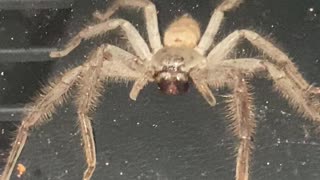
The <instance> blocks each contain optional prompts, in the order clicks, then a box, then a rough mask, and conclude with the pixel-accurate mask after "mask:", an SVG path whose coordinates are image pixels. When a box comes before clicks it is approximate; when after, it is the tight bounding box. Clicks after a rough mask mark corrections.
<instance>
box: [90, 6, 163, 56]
mask: <svg viewBox="0 0 320 180" xmlns="http://www.w3.org/2000/svg"><path fill="white" fill-rule="evenodd" d="M121 7H130V8H143V10H144V17H145V22H146V28H147V32H148V38H149V41H150V45H151V48H152V50H153V52H157V51H158V50H159V49H161V48H162V43H161V40H160V33H159V27H158V17H157V10H156V7H155V5H154V4H153V3H152V2H150V1H149V0H134V1H133V0H116V1H115V2H114V3H113V4H112V5H111V6H110V7H109V8H108V9H107V10H106V12H105V13H100V12H99V11H96V12H95V13H94V17H96V18H97V19H99V20H101V21H105V20H107V19H109V18H110V17H111V16H112V15H113V14H114V13H115V12H116V11H117V10H118V9H119V8H121Z"/></svg>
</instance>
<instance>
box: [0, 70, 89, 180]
mask: <svg viewBox="0 0 320 180" xmlns="http://www.w3.org/2000/svg"><path fill="white" fill-rule="evenodd" d="M81 71H83V67H82V66H79V67H76V68H74V69H72V70H70V71H67V72H66V73H65V74H64V75H63V76H62V77H61V78H58V79H57V80H55V81H54V82H53V83H50V85H49V86H47V87H46V88H44V89H43V90H42V93H41V94H40V95H39V96H38V97H37V98H36V99H35V102H34V104H33V105H32V108H31V109H32V111H30V112H28V113H27V114H26V116H25V117H24V118H23V120H22V122H21V125H20V127H19V128H18V130H17V136H16V139H15V141H14V142H13V144H12V149H11V151H10V154H9V157H8V160H7V163H6V165H5V168H4V171H3V173H2V175H1V178H0V179H1V180H9V179H10V176H11V174H12V171H13V168H14V167H15V165H16V162H17V160H18V158H19V156H20V154H21V152H22V149H23V147H24V145H25V143H26V140H27V137H28V132H29V131H30V129H31V128H33V127H35V126H36V125H41V124H42V123H43V122H44V121H46V120H48V119H49V118H50V117H51V115H52V114H53V113H54V111H55V108H56V106H58V105H60V104H62V102H63V101H64V98H65V96H66V94H67V92H68V90H69V89H70V88H71V87H72V86H73V85H74V83H75V81H76V80H77V78H78V76H79V74H80V73H81Z"/></svg>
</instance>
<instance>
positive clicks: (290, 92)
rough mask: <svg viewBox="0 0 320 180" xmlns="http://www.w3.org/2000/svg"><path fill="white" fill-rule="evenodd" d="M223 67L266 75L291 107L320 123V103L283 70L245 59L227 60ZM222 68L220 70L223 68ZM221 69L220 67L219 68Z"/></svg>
mask: <svg viewBox="0 0 320 180" xmlns="http://www.w3.org/2000/svg"><path fill="white" fill-rule="evenodd" d="M219 65H220V66H221V67H227V68H229V69H236V70H238V71H241V72H242V73H243V74H248V75H249V77H252V74H261V73H262V74H266V77H268V78H269V79H271V80H272V81H273V82H274V88H275V89H276V90H277V91H278V92H279V93H280V94H281V95H282V96H283V97H284V98H285V99H287V100H288V101H289V105H291V107H293V108H294V109H296V110H297V111H298V113H300V114H301V115H303V116H304V117H306V118H308V119H311V120H314V121H315V122H317V123H320V101H319V99H317V98H316V97H313V96H310V95H309V94H306V93H305V90H303V89H301V88H300V87H299V86H298V85H297V84H296V83H295V82H294V81H293V80H292V79H291V78H290V77H289V76H288V75H287V74H286V73H285V71H283V70H282V69H280V68H279V67H277V66H275V65H274V64H272V63H270V62H266V60H259V59H253V58H243V59H235V60H226V61H223V62H221V64H219ZM221 67H220V68H221ZM218 68H219V67H218Z"/></svg>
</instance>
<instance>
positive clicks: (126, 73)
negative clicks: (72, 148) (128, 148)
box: [1, 0, 320, 180]
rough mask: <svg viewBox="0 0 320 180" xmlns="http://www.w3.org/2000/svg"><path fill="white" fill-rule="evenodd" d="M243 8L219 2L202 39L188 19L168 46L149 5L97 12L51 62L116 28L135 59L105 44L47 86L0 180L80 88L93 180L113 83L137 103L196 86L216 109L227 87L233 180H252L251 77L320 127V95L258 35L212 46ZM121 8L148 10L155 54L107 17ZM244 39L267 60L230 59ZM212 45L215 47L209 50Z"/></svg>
mask: <svg viewBox="0 0 320 180" xmlns="http://www.w3.org/2000/svg"><path fill="white" fill-rule="evenodd" d="M241 2H242V1H241V0H224V1H222V3H221V4H220V5H219V6H218V7H217V8H216V9H215V10H214V12H213V15H212V17H211V19H210V21H209V24H208V26H207V28H206V30H205V32H204V34H203V35H202V36H201V37H200V28H199V25H198V23H197V22H196V21H195V20H194V19H192V17H190V16H188V15H184V16H182V17H181V18H178V19H177V20H176V21H174V22H173V23H172V24H171V25H169V26H168V28H167V30H166V32H165V34H164V39H163V42H164V47H163V45H162V43H161V40H160V34H159V30H158V21H157V11H156V8H155V6H154V4H153V3H151V2H150V1H148V0H135V1H132V0H116V1H115V3H114V4H113V5H112V6H110V7H109V8H108V9H107V11H106V12H105V13H103V14H101V13H99V12H96V13H95V14H94V16H95V17H96V18H98V19H100V20H101V23H99V24H96V25H93V26H90V27H87V28H85V29H83V30H82V31H80V32H79V33H78V34H77V35H76V36H74V37H73V38H72V39H71V40H70V41H69V43H67V45H66V46H65V48H64V49H63V50H61V51H57V52H52V53H51V57H63V56H66V55H67V54H68V53H69V52H71V51H72V50H73V49H74V48H76V47H77V46H78V45H79V44H80V42H81V41H82V40H87V39H90V38H93V37H95V36H97V35H99V34H102V33H105V32H107V31H110V30H114V29H115V28H118V27H120V28H121V29H122V30H123V31H124V32H125V34H126V36H127V39H128V42H129V43H130V44H131V45H132V48H133V50H134V54H132V53H129V52H127V51H125V50H123V49H120V48H118V47H116V46H113V45H110V44H103V45H101V46H100V47H98V48H97V49H95V50H93V51H92V53H91V55H90V56H89V58H88V60H87V61H86V62H85V63H84V64H83V65H80V66H78V67H75V68H73V69H71V70H68V71H67V72H66V73H65V74H64V75H63V76H62V77H60V78H57V80H56V81H55V82H53V83H52V84H51V86H50V87H47V88H45V89H44V90H43V94H41V95H40V96H39V97H38V98H37V99H36V100H35V102H34V104H33V105H32V108H33V111H31V112H30V113H28V114H27V115H26V116H25V117H24V119H23V121H22V124H21V126H20V127H19V129H18V134H17V137H16V140H15V141H14V143H13V148H12V151H11V153H10V155H9V158H8V162H7V164H6V167H5V170H4V172H3V174H2V176H1V180H9V178H10V175H11V173H12V170H13V169H14V167H15V164H16V162H17V159H18V157H19V155H20V153H21V151H22V149H23V146H24V144H25V143H26V139H27V133H28V131H29V129H30V128H32V127H33V126H35V125H37V124H40V123H41V122H42V121H44V120H46V119H48V118H49V117H50V116H51V114H52V113H53V112H54V110H55V106H56V105H58V104H60V103H61V102H62V100H63V97H64V96H65V95H66V93H67V92H68V90H69V89H70V87H72V86H73V85H74V84H75V82H77V85H78V88H79V90H78V96H77V97H76V98H77V99H76V102H77V103H76V104H77V114H78V119H79V126H80V128H81V133H82V140H83V144H84V150H85V156H86V161H87V165H88V167H87V169H86V171H85V172H84V176H83V179H84V180H89V179H90V178H91V176H92V174H93V172H94V169H95V166H96V154H95V153H96V152H95V144H94V137H93V130H92V126H91V121H90V118H89V115H88V113H89V112H90V111H91V109H92V107H95V106H96V104H97V99H98V97H99V95H100V92H101V90H102V82H103V81H107V80H110V79H111V80H114V81H117V80H124V81H128V80H131V81H134V85H133V88H132V90H131V92H130V98H131V99H133V100H136V98H137V96H138V94H139V92H140V90H141V89H142V88H143V87H144V86H145V85H146V84H147V83H148V82H156V83H158V85H159V88H160V89H161V90H162V91H163V92H165V93H166V94H170V95H177V94H181V93H183V92H186V91H187V89H188V86H189V84H190V83H192V84H193V85H195V87H196V88H197V89H198V91H199V92H200V93H201V95H202V96H203V97H204V98H205V99H206V101H207V102H208V103H209V104H210V105H211V106H214V105H215V104H216V100H215V97H214V95H213V93H212V92H211V89H212V88H223V87H228V88H229V89H230V90H231V92H232V94H231V95H230V99H229V101H228V104H229V108H228V113H229V116H230V117H231V118H230V119H231V124H232V128H233V134H234V136H235V137H237V138H238V139H239V145H238V146H237V162H236V175H235V179H236V180H248V179H249V167H250V154H251V151H252V149H253V142H252V138H253V136H254V132H255V126H256V122H255V118H254V113H253V110H254V106H253V104H252V96H251V93H250V88H249V87H248V85H247V79H250V78H253V75H254V74H263V75H266V78H269V79H271V80H273V82H274V87H275V88H276V89H277V90H278V91H279V92H280V93H281V94H282V95H283V96H284V97H285V98H286V99H287V100H288V101H289V102H290V104H291V105H292V106H293V107H294V108H296V109H297V111H298V112H299V113H301V114H302V115H303V116H304V117H306V118H308V119H311V120H314V121H316V122H319V121H320V114H319V111H320V107H319V106H320V105H319V102H317V99H316V98H314V97H315V96H317V95H319V94H320V90H319V88H315V87H312V86H311V85H310V84H309V83H307V82H306V81H305V80H304V79H303V77H302V76H301V74H300V73H299V72H298V70H297V68H296V67H295V66H294V64H293V63H292V62H291V60H290V59H289V58H288V56H287V55H286V54H284V53H283V52H282V51H280V50H279V49H278V48H277V47H275V46H274V45H273V44H272V43H270V42H269V41H267V40H266V39H264V38H263V37H261V36H260V35H258V34H257V33H255V32H252V31H249V30H237V31H234V32H233V33H231V34H230V35H228V36H227V37H226V38H225V39H223V40H222V41H221V42H219V43H215V42H214V38H215V35H216V33H217V32H218V30H219V27H220V24H221V22H222V20H223V17H224V12H226V11H229V10H232V9H234V8H236V7H238V6H239V5H240V4H241ZM120 7H131V8H142V9H143V11H144V13H145V19H146V29H147V32H148V38H149V43H150V48H149V46H148V44H147V43H146V42H145V40H143V38H142V37H141V36H140V34H139V32H138V31H137V30H136V29H135V27H134V26H133V25H132V24H131V23H129V22H128V21H126V20H124V19H110V16H111V15H112V14H113V13H114V12H115V11H117V10H118V9H119V8H120ZM241 39H247V40H248V41H249V42H250V43H252V44H253V45H254V46H256V47H257V48H258V49H260V50H261V51H263V52H264V54H265V55H267V56H268V58H266V59H254V58H241V59H228V55H229V54H230V52H232V51H233V48H234V47H235V46H236V45H237V44H238V42H239V41H240V40H241ZM211 47H213V48H212V49H210V48H211ZM106 178H107V177H106Z"/></svg>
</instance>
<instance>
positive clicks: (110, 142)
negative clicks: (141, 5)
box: [0, 0, 320, 180]
mask: <svg viewBox="0 0 320 180" xmlns="http://www.w3.org/2000/svg"><path fill="white" fill-rule="evenodd" d="M219 2H220V1H215V0H210V1H203V0H201V1H200V0H188V1H187V0H158V1H155V4H156V6H157V9H158V10H159V23H160V30H161V33H162V34H163V31H164V30H165V27H166V26H167V25H168V24H169V23H170V22H171V21H172V20H173V19H175V18H176V17H178V16H180V15H182V14H184V13H189V14H191V15H192V16H193V17H194V18H195V19H196V20H198V21H199V22H200V23H201V27H202V30H204V28H205V27H206V24H207V22H208V20H209V18H210V13H211V12H212V10H213V9H214V8H215V7H216V5H217V3H219ZM108 3H110V2H109V1H107V2H105V1H103V0H101V1H98V0H93V1H90V2H89V1H85V0H79V1H76V2H75V3H73V4H71V5H70V8H66V9H60V10H58V9H55V8H53V9H44V10H34V9H33V10H32V9H29V10H19V11H17V10H1V11H0V40H1V41H0V49H1V50H0V53H2V54H3V55H1V56H0V102H1V108H0V110H1V111H0V113H1V120H0V171H2V168H3V166H4V163H5V159H6V157H7V155H8V152H9V151H10V145H9V144H10V141H11V140H12V138H13V137H14V132H15V131H14V130H15V128H16V126H17V125H19V121H20V119H21V113H19V111H21V110H22V109H21V108H20V107H23V105H24V104H25V103H27V102H30V99H31V98H32V97H33V96H34V95H35V94H37V92H38V91H39V89H40V87H41V86H42V84H45V83H46V82H47V79H48V78H49V77H51V76H52V75H54V74H58V73H59V72H61V71H62V69H65V68H67V67H70V66H71V67H73V66H75V65H77V64H79V63H81V62H83V60H84V59H85V58H84V56H85V55H86V54H87V53H88V52H89V51H90V49H92V48H94V47H96V46H97V45H99V44H100V43H101V42H109V43H113V44H122V40H121V39H120V40H119V39H118V37H119V36H117V32H115V33H110V34H109V35H108V36H102V37H104V38H98V39H95V40H92V41H88V42H86V43H83V44H82V45H81V46H80V47H79V48H78V49H76V50H75V51H74V52H72V53H71V54H70V55H69V56H67V57H65V58H62V59H61V60H58V61H55V62H52V61H49V60H50V58H49V57H47V52H48V51H49V50H51V49H52V48H55V47H61V46H63V44H64V43H65V42H66V41H67V40H68V39H70V38H71V37H72V36H73V35H74V34H75V33H77V32H78V31H80V29H81V28H82V27H84V26H85V25H87V24H93V23H94V21H93V20H92V18H91V14H92V12H94V10H96V9H101V10H102V9H104V8H105V7H106V6H107V5H108ZM118 15H119V16H121V17H124V18H126V19H128V20H130V21H131V22H133V24H134V25H136V26H137V27H138V29H139V30H140V31H142V34H144V35H146V33H145V31H144V26H143V18H142V16H141V14H140V13H137V11H135V10H133V11H132V10H131V11H125V12H124V11H122V12H120V13H118ZM241 28H248V29H252V30H255V31H256V32H258V33H260V34H262V35H264V36H266V37H269V38H270V39H272V41H273V42H275V43H276V44H277V45H278V46H279V47H281V49H283V50H284V51H285V52H288V54H289V55H290V57H292V58H293V61H294V62H295V63H296V64H297V66H298V67H299V69H300V72H301V73H302V74H303V75H304V77H305V78H306V79H307V80H308V81H309V82H311V83H314V84H315V85H319V84H320V62H319V61H320V51H319V49H320V2H319V1H318V0H304V1H301V0H247V1H246V2H245V3H244V4H242V5H241V6H240V8H238V9H237V10H235V11H233V12H231V13H227V14H226V19H225V22H224V24H223V26H222V28H221V31H220V33H219V36H218V39H222V38H223V37H225V36H226V35H228V34H229V33H231V32H232V31H234V30H235V29H241ZM19 48H22V49H24V48H32V49H36V50H37V48H40V51H41V53H38V54H37V53H36V55H34V54H32V53H31V55H30V53H28V52H27V53H26V54H23V53H22V54H21V53H20V54H19V53H17V55H15V54H10V53H7V50H8V49H13V50H14V49H19ZM29 50H30V49H29ZM36 52H38V51H36ZM8 54H9V55H8ZM235 55H237V56H238V57H244V56H245V57H248V56H259V54H258V51H257V50H256V49H255V48H253V47H252V46H250V45H248V43H246V42H244V43H242V44H241V45H240V46H239V47H238V51H236V52H235ZM18 61H21V62H18ZM22 61H23V62H22ZM25 61H34V62H25ZM251 83H252V84H253V87H254V88H253V91H254V95H255V105H256V116H257V117H256V119H257V121H258V127H257V134H256V136H255V138H254V142H255V151H254V154H253V159H252V168H251V176H252V178H251V179H254V180H270V179H273V180H289V179H290V180H301V179H304V180H315V179H319V178H320V171H319V169H320V168H319V167H320V140H319V137H318V136H317V135H316V133H315V131H314V129H315V127H316V126H315V125H313V124H312V123H310V121H306V120H305V119H304V118H301V117H300V116H299V115H298V114H297V113H296V112H295V111H294V110H292V109H291V108H290V107H288V104H287V102H286V101H285V100H283V99H282V98H279V96H278V95H277V93H275V92H273V90H272V82H271V81H267V80H263V79H255V80H253V81H251ZM131 85H132V84H131V83H129V84H128V85H127V84H113V83H108V84H106V86H105V87H106V88H105V93H104V96H103V98H102V102H101V103H100V106H99V107H98V108H97V111H96V113H95V114H94V115H93V119H94V120H93V125H94V130H95V141H96V148H97V168H96V171H95V173H94V175H93V178H92V179H99V180H100V179H115V180H122V179H123V180H127V179H139V180H140V179H141V180H144V179H156V180H173V179H187V180H189V179H190V180H194V179H222V180H232V179H234V174H235V152H234V147H235V145H236V142H237V141H236V139H234V138H233V137H232V135H231V134H230V133H229V131H228V128H227V126H228V124H229V121H228V120H227V119H226V118H225V111H224V109H225V103H223V100H224V98H223V95H225V94H226V93H228V92H224V91H222V92H216V93H215V94H218V95H217V99H218V105H217V106H216V107H214V108H213V109H212V108H211V107H210V106H209V105H208V104H207V103H206V102H205V101H204V100H203V99H202V97H201V96H200V95H199V94H198V92H196V90H194V89H191V90H190V92H189V93H188V94H185V95H184V96H178V97H170V96H165V95H162V94H161V93H159V92H158V90H157V88H156V86H155V85H153V84H150V85H148V86H147V87H146V88H145V89H144V90H143V91H142V93H141V94H140V96H139V97H138V99H137V101H136V102H134V101H132V100H130V99H129V97H128V94H129V91H130V88H131ZM72 100H73V98H72V97H71V98H69V101H68V103H67V104H66V105H65V106H63V107H62V108H59V109H58V111H57V113H56V114H55V115H54V116H53V118H52V121H50V122H49V123H46V124H44V125H42V126H41V127H37V128H35V129H34V130H33V131H32V132H30V136H29V139H28V142H27V144H26V146H25V148H24V150H23V153H22V155H21V157H20V158H19V160H18V162H19V163H22V164H24V165H25V166H26V167H27V172H26V173H25V175H24V176H23V177H22V178H20V179H32V180H37V179H39V180H44V179H54V180H55V179H68V180H69V179H70V180H71V179H81V177H82V173H83V171H84V169H85V167H86V164H85V161H84V158H83V157H84V156H83V151H82V147H81V145H80V143H81V141H80V138H81V137H80V132H79V130H78V128H77V122H76V111H75V109H74V106H73V103H72ZM12 179H17V178H16V172H15V171H14V172H13V176H12Z"/></svg>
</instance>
